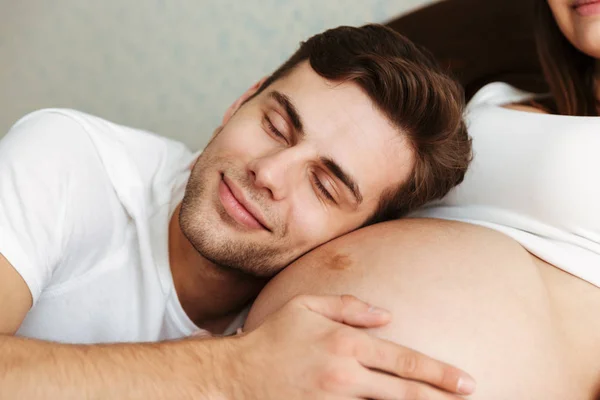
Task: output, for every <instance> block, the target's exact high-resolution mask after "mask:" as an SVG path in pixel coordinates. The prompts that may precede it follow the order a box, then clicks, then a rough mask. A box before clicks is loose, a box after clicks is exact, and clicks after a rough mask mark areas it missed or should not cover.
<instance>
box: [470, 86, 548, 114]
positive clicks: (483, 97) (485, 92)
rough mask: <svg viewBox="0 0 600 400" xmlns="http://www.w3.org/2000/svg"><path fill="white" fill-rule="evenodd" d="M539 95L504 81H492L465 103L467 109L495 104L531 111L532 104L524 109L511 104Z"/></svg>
mask: <svg viewBox="0 0 600 400" xmlns="http://www.w3.org/2000/svg"><path fill="white" fill-rule="evenodd" d="M540 96H543V95H540V94H536V93H530V92H526V91H524V90H520V89H518V88H516V87H514V86H511V85H509V84H507V83H504V82H492V83H489V84H487V85H485V86H484V87H482V88H481V89H479V91H478V92H477V93H475V95H474V96H473V97H472V98H471V100H470V101H469V103H468V104H467V110H473V109H477V108H479V107H482V106H488V107H489V106H495V107H499V108H502V107H503V108H509V109H515V110H520V111H533V110H534V109H535V107H533V106H529V107H528V108H527V109H525V108H523V107H520V106H519V107H513V106H511V105H519V104H522V103H523V104H525V103H528V102H531V101H533V100H534V99H536V98H537V97H540ZM525 107H527V106H525Z"/></svg>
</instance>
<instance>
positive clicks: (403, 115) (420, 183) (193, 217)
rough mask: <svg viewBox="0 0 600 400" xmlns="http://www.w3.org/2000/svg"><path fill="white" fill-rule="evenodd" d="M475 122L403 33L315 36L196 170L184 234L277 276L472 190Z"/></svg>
mask: <svg viewBox="0 0 600 400" xmlns="http://www.w3.org/2000/svg"><path fill="white" fill-rule="evenodd" d="M462 111H463V95H462V91H461V89H460V87H459V86H458V85H457V84H456V83H455V82H454V81H453V80H452V79H450V78H449V77H448V76H447V75H445V74H444V73H443V72H442V70H441V69H440V68H439V66H437V64H436V63H435V61H434V60H433V58H432V57H431V56H430V55H429V54H428V53H426V52H425V51H424V50H423V49H420V48H418V47H416V46H415V45H414V44H412V43H411V42H409V41H408V40H407V39H406V38H404V37H403V36H401V35H399V34H397V33H395V32H394V31H392V30H390V29H388V28H385V27H382V26H378V25H367V26H364V27H361V28H352V27H340V28H336V29H332V30H329V31H326V32H324V33H322V34H319V35H316V36H313V37H312V38H310V39H309V40H308V41H306V42H304V43H302V45H301V46H300V49H299V50H298V51H297V52H296V53H295V54H294V55H292V57H291V58H290V59H289V60H288V61H287V62H286V63H285V64H283V65H282V66H281V67H280V68H279V69H278V70H276V71H275V72H274V73H273V74H272V75H271V76H269V77H267V78H266V79H263V80H262V81H260V82H258V83H257V84H256V85H254V86H253V87H252V88H250V89H249V90H248V91H247V92H246V93H244V94H243V95H242V96H241V97H240V98H239V99H238V100H237V101H236V102H235V103H234V104H233V105H232V106H231V107H230V108H229V109H228V110H227V112H226V113H225V116H224V118H223V124H222V125H221V126H220V127H219V128H218V129H217V132H216V133H215V136H214V137H213V138H212V140H211V142H210V143H209V144H208V146H207V147H206V149H205V150H204V152H203V153H202V155H201V156H200V157H199V159H198V161H197V163H196V164H195V166H194V168H193V170H192V173H191V176H190V180H189V182H188V185H187V188H186V192H185V196H184V199H183V202H182V207H181V214H180V224H181V228H182V231H183V233H184V235H185V236H186V237H187V238H188V240H189V241H190V242H191V243H192V245H193V246H194V247H195V248H196V249H197V250H198V251H199V252H200V254H202V255H203V256H204V257H206V258H207V259H209V260H211V261H213V262H215V263H216V264H218V265H221V266H223V267H225V268H232V269H235V270H239V271H242V272H245V273H249V274H253V275H257V276H267V277H268V276H272V275H274V274H275V273H277V272H278V271H279V270H281V269H282V268H284V267H285V266H286V265H288V264H289V263H290V262H292V261H293V260H295V259H296V258H298V257H299V256H301V255H302V254H304V253H306V252H308V251H310V250H312V249H313V248H315V247H317V246H319V245H321V244H323V243H325V242H327V241H329V240H331V239H333V238H336V237H338V236H341V235H343V234H345V233H347V232H350V231H352V230H355V229H357V228H359V227H361V226H364V225H368V224H370V223H374V222H377V221H382V220H386V219H391V218H394V217H398V216H401V215H403V214H406V213H407V212H409V211H411V210H412V209H414V208H416V207H419V206H421V205H423V204H424V203H426V202H428V201H430V200H433V199H436V198H440V197H442V196H444V195H445V194H446V193H447V192H448V191H449V190H450V189H451V188H452V187H453V186H455V185H457V184H458V183H460V181H461V180H462V179H463V176H464V173H465V171H466V168H467V166H468V164H469V161H470V158H471V151H470V140H469V138H468V135H467V133H466V129H465V126H464V123H463V120H462Z"/></svg>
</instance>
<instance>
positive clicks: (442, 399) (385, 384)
mask: <svg viewBox="0 0 600 400" xmlns="http://www.w3.org/2000/svg"><path fill="white" fill-rule="evenodd" d="M365 372H366V373H365V374H363V375H362V381H361V382H360V384H359V385H358V387H357V389H358V390H359V391H358V392H357V393H355V394H353V396H357V397H359V398H367V399H375V400H398V399H406V400H409V399H410V400H461V399H462V398H461V397H459V396H457V395H455V394H452V393H448V392H445V391H442V390H439V389H436V388H434V387H432V386H429V385H427V384H424V383H419V382H415V381H410V380H404V379H400V378H397V377H395V376H392V375H386V374H384V373H381V372H376V371H369V370H365Z"/></svg>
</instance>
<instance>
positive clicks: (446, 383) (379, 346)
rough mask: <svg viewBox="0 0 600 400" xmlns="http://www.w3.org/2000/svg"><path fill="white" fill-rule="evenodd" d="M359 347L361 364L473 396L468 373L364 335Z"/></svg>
mask: <svg viewBox="0 0 600 400" xmlns="http://www.w3.org/2000/svg"><path fill="white" fill-rule="evenodd" d="M364 338H365V339H364V340H365V343H364V344H363V343H361V345H359V346H357V348H356V351H357V354H356V358H357V360H358V362H360V363H361V364H362V365H364V366H365V367H368V368H374V369H377V370H380V371H384V372H387V373H390V374H393V375H397V376H399V377H402V378H406V379H411V380H414V381H420V382H424V383H428V384H430V385H433V386H435V387H438V388H440V389H443V390H446V391H448V392H453V393H459V394H471V393H473V392H474V391H475V380H474V379H473V378H472V377H471V376H470V375H469V374H467V373H466V372H464V371H461V370H460V369H458V368H456V367H454V366H452V365H449V364H446V363H444V362H441V361H438V360H434V359H433V358H431V357H428V356H426V355H425V354H422V353H419V352H418V351H415V350H412V349H409V348H407V347H404V346H400V345H398V344H396V343H393V342H390V341H387V340H383V339H379V338H376V337H373V336H369V335H365V336H364Z"/></svg>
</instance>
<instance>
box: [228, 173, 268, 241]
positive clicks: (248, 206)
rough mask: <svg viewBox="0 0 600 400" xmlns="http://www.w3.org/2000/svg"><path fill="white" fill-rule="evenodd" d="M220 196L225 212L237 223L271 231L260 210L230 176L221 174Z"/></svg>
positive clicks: (250, 227)
mask: <svg viewBox="0 0 600 400" xmlns="http://www.w3.org/2000/svg"><path fill="white" fill-rule="evenodd" d="M219 198H220V200H221V204H222V205H223V208H224V209H225V212H227V214H228V215H229V216H230V217H231V218H232V219H233V220H235V221H236V222H237V223H239V224H240V225H242V226H245V227H246V228H249V229H260V230H263V229H264V230H267V231H271V230H270V229H269V227H268V225H267V224H266V222H265V219H264V217H263V216H262V214H261V213H260V210H259V209H258V208H257V207H256V206H254V204H252V203H251V202H249V201H248V200H247V199H246V197H245V196H244V193H243V192H242V190H241V189H240V188H239V187H238V186H236V185H235V183H234V182H233V181H231V180H230V179H229V178H228V177H226V176H225V175H223V174H221V181H220V182H219Z"/></svg>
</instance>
